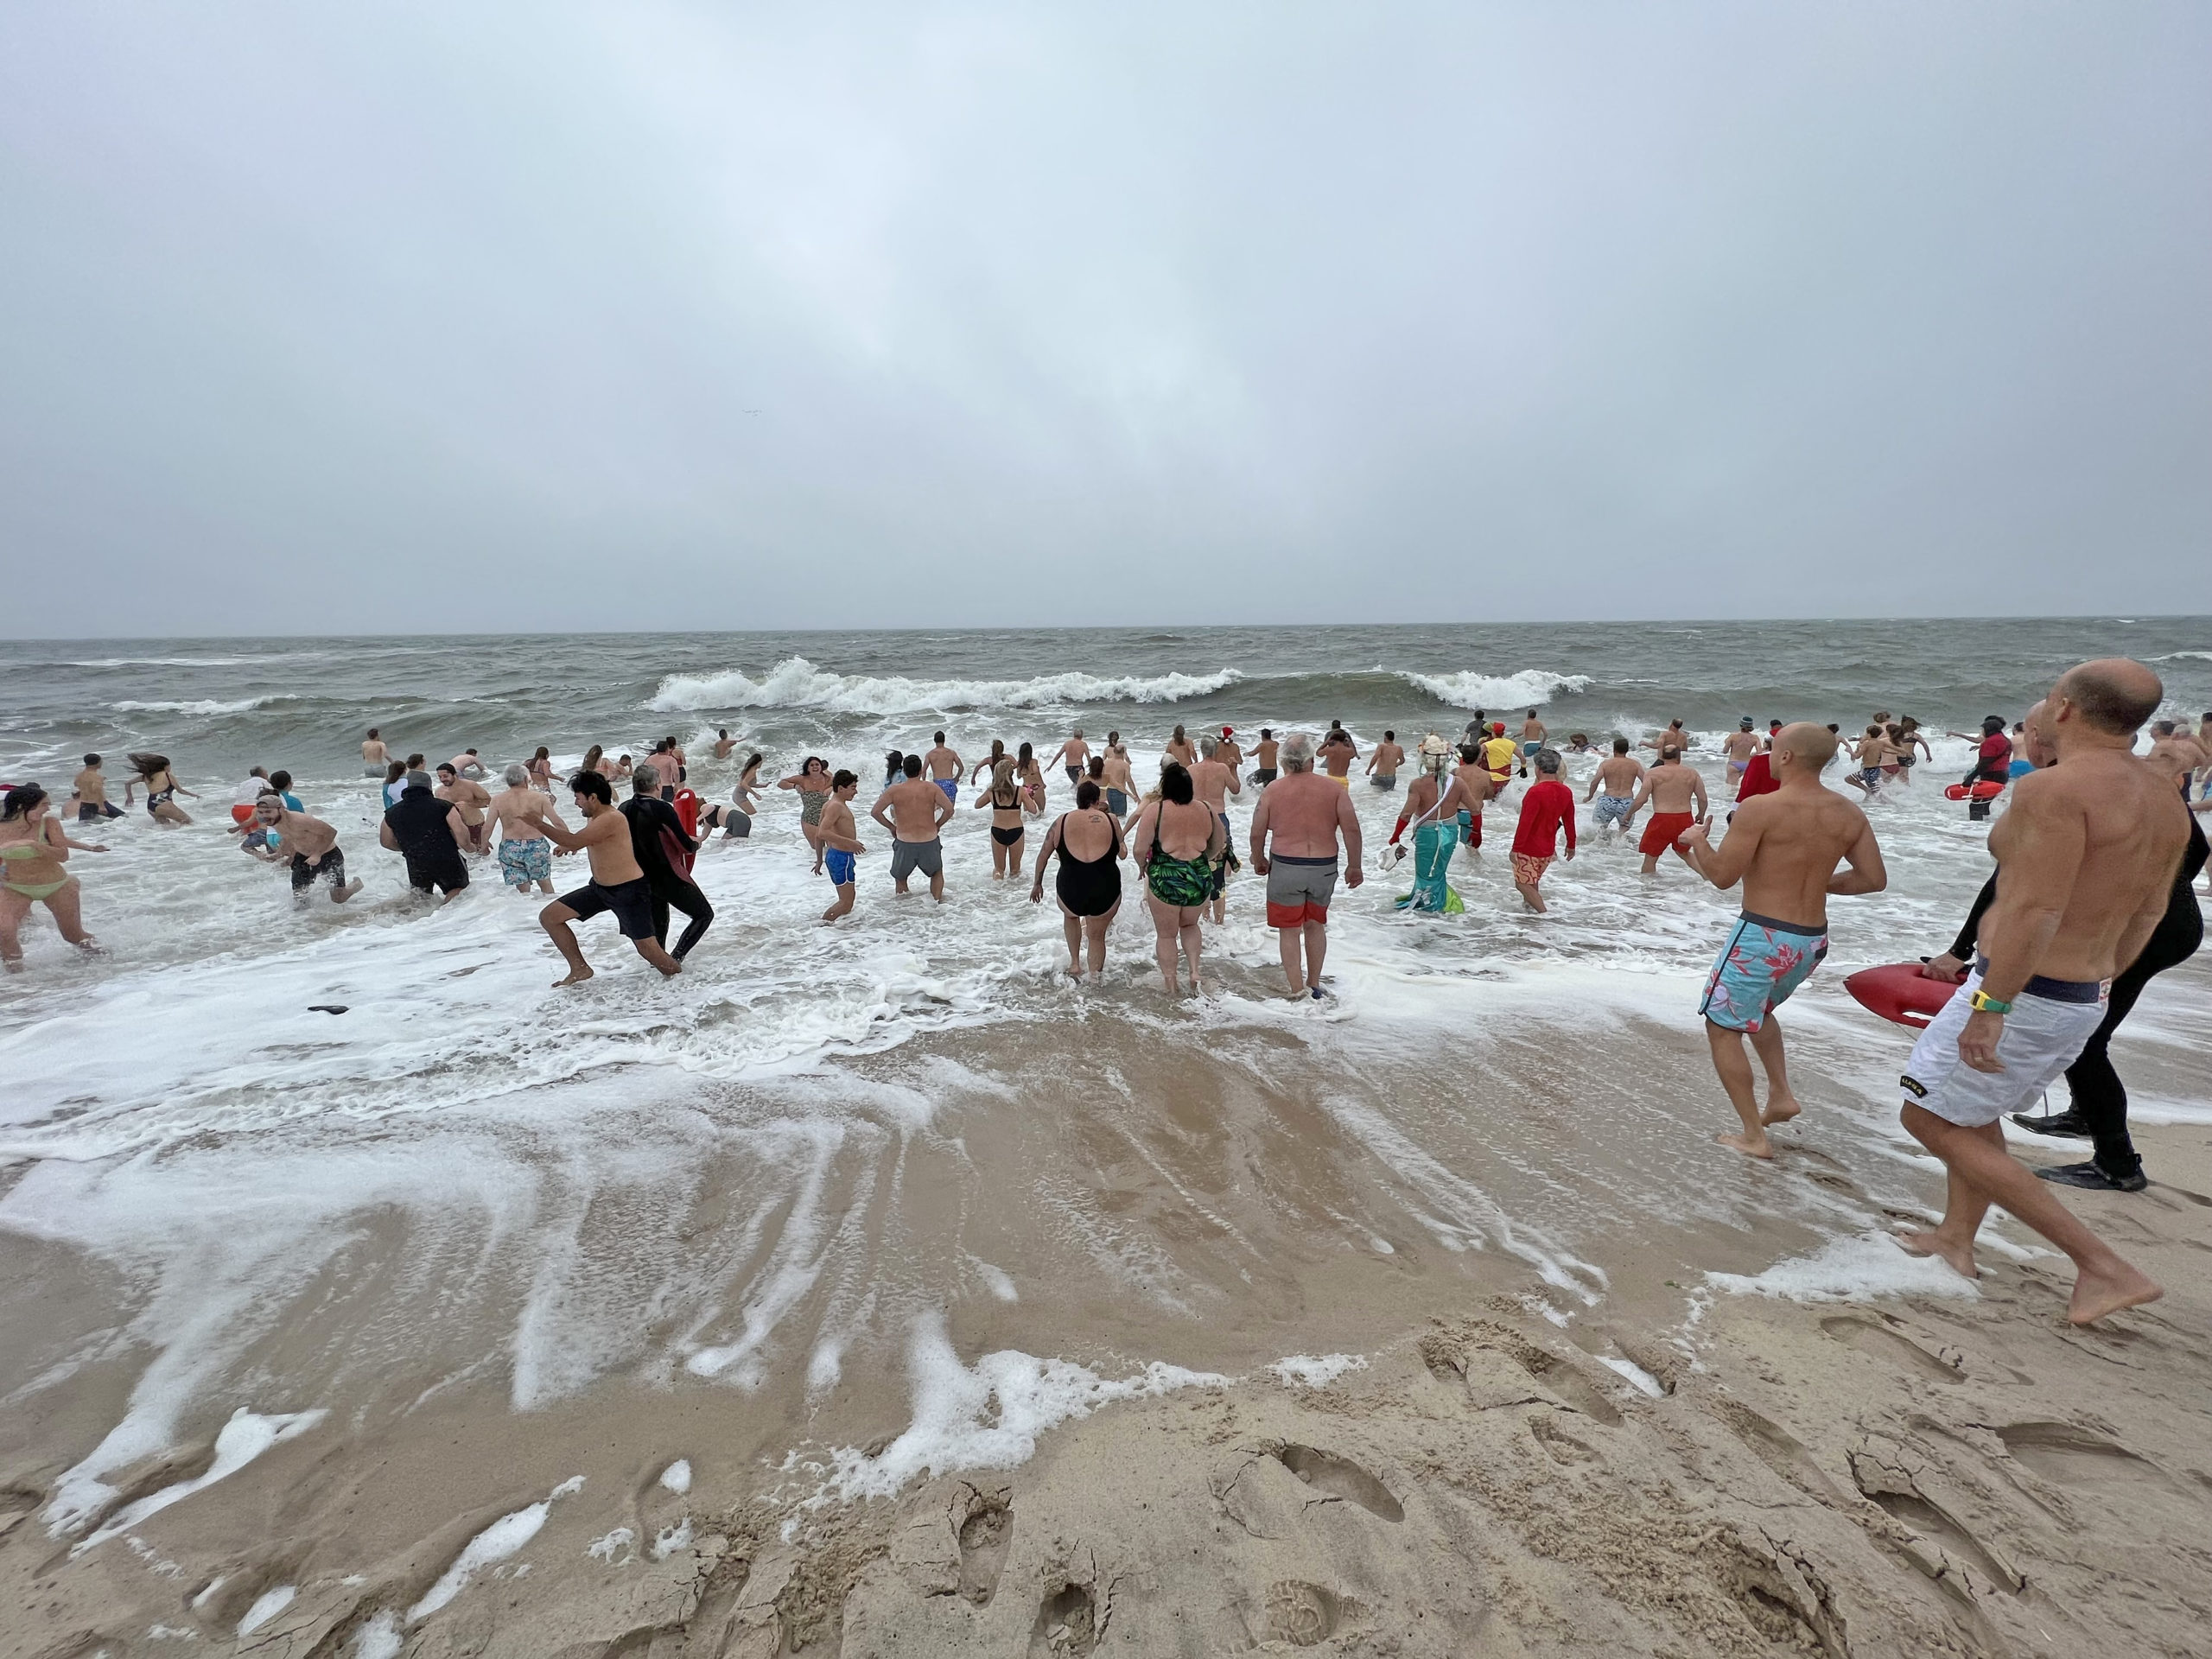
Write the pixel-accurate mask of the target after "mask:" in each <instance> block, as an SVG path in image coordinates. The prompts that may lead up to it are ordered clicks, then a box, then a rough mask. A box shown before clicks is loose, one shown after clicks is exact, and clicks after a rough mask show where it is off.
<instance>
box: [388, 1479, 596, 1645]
mask: <svg viewBox="0 0 2212 1659" xmlns="http://www.w3.org/2000/svg"><path fill="white" fill-rule="evenodd" d="M575 1489H576V1488H575V1484H571V1481H563V1482H562V1483H561V1484H560V1485H558V1486H556V1487H555V1488H554V1489H553V1490H552V1491H551V1492H550V1493H549V1494H547V1495H546V1496H545V1497H542V1498H540V1499H539V1500H538V1501H537V1503H531V1504H529V1505H527V1506H525V1507H524V1508H522V1509H519V1510H512V1511H510V1512H509V1513H508V1514H505V1515H503V1516H500V1517H499V1519H498V1520H496V1521H494V1522H493V1523H492V1524H491V1525H490V1526H488V1527H486V1528H485V1529H484V1530H483V1531H481V1532H480V1533H478V1534H477V1535H475V1536H474V1538H471V1539H470V1540H469V1541H467V1543H466V1544H464V1545H462V1546H461V1554H458V1555H456V1556H454V1558H453V1563H452V1565H451V1566H449V1567H447V1568H446V1570H445V1571H444V1572H443V1573H440V1574H439V1575H438V1580H437V1582H436V1583H435V1584H433V1585H432V1586H430V1587H429V1589H428V1590H426V1591H424V1592H423V1599H421V1600H420V1601H418V1602H416V1604H415V1605H413V1606H412V1607H410V1608H409V1609H408V1610H407V1617H406V1622H407V1623H408V1624H418V1623H420V1622H421V1621H422V1620H423V1619H425V1618H429V1616H430V1615H431V1614H432V1613H435V1612H436V1611H438V1609H439V1608H441V1607H442V1606H444V1605H446V1604H447V1603H448V1602H449V1601H451V1600H452V1599H454V1597H455V1596H457V1595H459V1594H460V1593H461V1592H462V1591H463V1590H466V1589H467V1587H468V1581H469V1580H470V1579H471V1578H473V1577H474V1576H475V1574H476V1573H477V1571H478V1569H480V1568H481V1567H489V1566H491V1565H492V1564H493V1562H494V1561H504V1560H506V1559H507V1558H508V1557H509V1556H510V1555H512V1554H514V1553H515V1552H516V1551H517V1550H518V1549H520V1548H522V1547H523V1546H524V1544H527V1543H528V1542H529V1541H531V1539H533V1538H535V1537H537V1535H538V1531H539V1529H541V1528H543V1526H544V1525H545V1517H546V1516H548V1515H550V1513H551V1512H552V1510H553V1503H554V1500H555V1499H556V1498H560V1497H567V1496H568V1495H569V1493H570V1492H572V1491H575Z"/></svg>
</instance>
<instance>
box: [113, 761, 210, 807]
mask: <svg viewBox="0 0 2212 1659" xmlns="http://www.w3.org/2000/svg"><path fill="white" fill-rule="evenodd" d="M130 765H131V766H132V768H133V769H134V770H135V771H136V772H137V774H138V776H137V779H134V780H131V781H130V782H126V783H125V784H124V785H123V802H124V805H125V806H128V805H129V804H130V791H131V790H132V789H133V788H134V787H138V788H143V789H144V790H145V791H146V811H147V813H148V815H149V816H150V817H152V818H153V820H154V822H155V823H191V822H192V820H191V819H190V818H188V817H185V815H184V809H183V808H182V807H181V806H179V805H178V804H176V798H177V797H178V796H180V795H182V796H184V797H186V798H188V799H190V800H194V801H196V800H198V799H199V797H198V796H197V795H194V794H193V792H192V791H190V790H188V789H187V788H186V787H185V786H184V785H182V784H180V783H179V782H177V780H176V774H175V772H171V771H170V770H169V758H168V756H167V755H166V754H144V753H134V754H133V755H132V756H131V757H130Z"/></svg>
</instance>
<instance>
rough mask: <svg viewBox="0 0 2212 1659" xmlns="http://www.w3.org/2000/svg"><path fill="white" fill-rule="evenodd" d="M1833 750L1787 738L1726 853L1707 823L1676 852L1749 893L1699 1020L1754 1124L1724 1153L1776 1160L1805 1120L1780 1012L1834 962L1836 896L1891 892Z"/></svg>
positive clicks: (1818, 735) (1796, 729)
mask: <svg viewBox="0 0 2212 1659" xmlns="http://www.w3.org/2000/svg"><path fill="white" fill-rule="evenodd" d="M1835 748H1836V740H1835V734H1834V733H1833V732H1831V731H1829V730H1828V729H1827V728H1826V727H1824V726H1815V725H1813V724H1811V723H1810V722H1809V721H1799V722H1798V723H1797V724H1796V725H1795V726H1785V727H1783V728H1782V730H1781V731H1780V732H1779V733H1778V734H1776V737H1775V740H1774V749H1773V752H1772V753H1771V754H1770V756H1769V757H1768V765H1769V766H1771V767H1772V769H1773V772H1774V778H1775V780H1776V783H1777V788H1776V789H1775V790H1774V791H1772V792H1770V793H1769V794H1765V795H1755V796H1753V797H1752V798H1751V799H1750V800H1748V801H1745V803H1744V804H1742V805H1741V806H1739V807H1738V808H1737V809H1736V817H1735V820H1734V822H1733V823H1731V824H1730V825H1729V827H1728V838H1727V839H1726V841H1724V842H1721V843H1720V846H1719V849H1718V850H1715V849H1714V848H1713V844H1712V842H1710V841H1709V840H1708V839H1707V834H1708V826H1707V825H1705V824H1702V823H1699V824H1693V825H1691V826H1690V828H1689V829H1687V830H1685V831H1684V832H1683V833H1682V835H1681V839H1680V840H1679V841H1677V842H1675V849H1676V850H1677V851H1678V852H1680V853H1681V855H1682V857H1683V859H1684V860H1685V861H1687V862H1688V865H1689V867H1690V868H1692V869H1694V870H1695V871H1696V872H1697V873H1698V874H1700V875H1701V876H1703V877H1704V878H1705V879H1706V880H1708V881H1710V882H1712V883H1713V886H1714V887H1719V889H1720V890H1721V891H1722V892H1724V893H1725V892H1726V891H1727V890H1728V889H1729V888H1730V887H1734V886H1735V885H1736V883H1737V882H1738V881H1741V882H1742V883H1743V884H1744V913H1743V914H1742V915H1741V916H1739V917H1738V918H1737V920H1736V925H1735V926H1734V927H1732V928H1731V929H1730V930H1729V932H1728V939H1727V942H1726V944H1723V945H1722V946H1721V947H1720V956H1719V960H1717V961H1716V962H1714V963H1713V971H1712V973H1710V974H1709V975H1707V976H1706V982H1705V1000H1704V1001H1702V1002H1700V1004H1699V1005H1698V1012H1699V1013H1700V1014H1703V1015H1704V1016H1705V1036H1706V1041H1707V1044H1708V1046H1710V1047H1711V1049H1712V1051H1713V1070H1714V1071H1716V1072H1718V1073H1719V1077H1720V1086H1721V1087H1722V1088H1723V1089H1725V1090H1727V1091H1728V1099H1729V1102H1730V1103H1731V1104H1732V1105H1733V1106H1734V1107H1735V1109H1736V1116H1738V1118H1740V1119H1741V1120H1742V1121H1743V1125H1744V1127H1743V1131H1742V1133H1740V1134H1738V1135H1721V1136H1720V1137H1719V1141H1720V1144H1721V1145H1722V1146H1724V1147H1733V1148H1734V1149H1735V1150H1736V1151H1738V1152H1740V1153H1743V1154H1745V1155H1746V1156H1747V1157H1751V1158H1771V1157H1773V1156H1774V1147H1773V1145H1772V1144H1771V1143H1770V1141H1768V1139H1767V1134H1766V1132H1767V1130H1768V1129H1769V1128H1771V1127H1772V1126H1773V1125H1775V1124H1777V1123H1786V1122H1789V1120H1790V1119H1791V1118H1793V1117H1795V1116H1797V1114H1798V1113H1799V1112H1800V1111H1802V1110H1803V1108H1802V1106H1800V1105H1799V1104H1798V1103H1797V1097H1796V1096H1795V1095H1793V1094H1791V1093H1790V1091H1789V1071H1788V1070H1787V1068H1786V1065H1785V1064H1784V1057H1783V1050H1782V1026H1781V1024H1780V1022H1779V1021H1778V1020H1776V1018H1775V1016H1774V1011H1775V1010H1776V1009H1777V1008H1778V1007H1781V1006H1782V1005H1783V1003H1784V1002H1786V1001H1789V995H1790V993H1791V992H1793V991H1795V990H1796V988H1798V987H1799V986H1800V985H1802V984H1803V983H1804V982H1806V981H1807V980H1808V979H1809V978H1811V977H1812V974H1813V970H1814V969H1815V968H1818V967H1819V966H1820V965H1821V958H1822V957H1826V956H1827V952H1828V895H1829V894H1830V893H1879V892H1881V890H1882V889H1883V888H1884V887H1887V886H1889V884H1890V878H1889V873H1888V872H1887V871H1886V870H1885V868H1883V866H1882V849H1881V848H1880V847H1879V846H1878V845H1877V844H1876V843H1875V841H1874V829H1873V826H1872V825H1871V824H1869V823H1867V822H1866V814H1865V813H1864V812H1862V811H1860V810H1859V808H1858V806H1857V805H1856V804H1853V802H1850V801H1847V800H1846V799H1845V798H1843V797H1842V796H1840V795H1839V794H1837V793H1836V792H1835V791H1834V790H1832V789H1830V788H1828V787H1827V785H1825V784H1823V783H1822V782H1821V768H1822V767H1824V766H1827V763H1828V762H1829V761H1830V760H1834V758H1835ZM1839 864H1848V865H1849V866H1850V867H1851V868H1849V870H1848V871H1847V872H1845V873H1844V874H1840V875H1839V874H1837V873H1836V867H1837V866H1838V865H1839ZM1746 1037H1748V1038H1750V1039H1751V1046H1752V1047H1753V1048H1754V1049H1756V1050H1758V1057H1759V1064H1760V1065H1762V1066H1764V1068H1765V1070H1766V1109H1765V1110H1764V1111H1761V1110H1760V1109H1759V1103H1758V1094H1757V1092H1756V1091H1755V1090H1754V1089H1753V1088H1752V1081H1751V1056H1750V1055H1748V1054H1746V1053H1745V1052H1744V1039H1745V1038H1746Z"/></svg>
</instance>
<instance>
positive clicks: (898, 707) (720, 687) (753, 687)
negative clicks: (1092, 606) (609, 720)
mask: <svg viewBox="0 0 2212 1659" xmlns="http://www.w3.org/2000/svg"><path fill="white" fill-rule="evenodd" d="M1242 678H1243V675H1242V674H1240V673H1238V672H1237V671H1236V670H1235V669H1233V668H1224V669H1221V670H1218V671H1216V672H1214V673H1211V674H1160V675H1154V676H1151V677H1137V676H1125V677H1121V678H1116V679H1107V678H1102V677H1099V676H1098V675H1096V674H1084V673H1078V672H1069V673H1065V674H1046V675H1043V676H1040V677H1038V678H1036V679H1030V680H910V679H906V678H904V677H899V676H896V675H884V676H875V675H862V674H837V673H833V672H831V671H829V670H828V669H822V668H817V667H816V666H815V665H814V664H812V663H810V662H809V661H807V660H806V658H804V657H787V658H785V659H784V660H783V661H782V662H780V663H778V664H776V665H775V667H773V668H772V669H770V670H769V671H768V672H767V673H766V675H764V676H762V677H760V679H757V680H756V679H753V678H752V677H749V676H747V675H745V674H742V673H740V672H738V671H735V670H732V671H730V672H728V673H726V674H671V675H670V676H669V677H667V678H666V679H664V680H663V681H662V682H661V683H660V690H658V692H656V693H655V694H654V696H653V697H652V701H651V702H648V703H646V705H645V707H647V708H648V709H654V710H656V711H658V712H659V713H662V714H681V713H685V712H689V711H691V710H695V709H827V710H829V711H831V712H833V713H836V714H847V715H918V714H933V713H938V712H942V711H944V710H949V709H1038V708H1043V707H1046V706H1048V705H1051V704H1055V703H1078V702H1181V701H1182V700H1183V699H1184V698H1185V697H1203V696H1206V695H1207V694H1208V693H1210V692H1214V691H1218V690H1221V689H1222V688H1223V687H1224V686H1228V685H1232V684H1234V683H1236V681H1238V680H1240V679H1242Z"/></svg>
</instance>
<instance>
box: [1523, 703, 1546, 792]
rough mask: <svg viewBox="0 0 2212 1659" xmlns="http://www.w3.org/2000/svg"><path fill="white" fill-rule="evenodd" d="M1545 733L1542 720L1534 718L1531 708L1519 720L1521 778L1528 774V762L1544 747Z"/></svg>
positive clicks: (1534, 713) (1534, 714) (1534, 712)
mask: <svg viewBox="0 0 2212 1659" xmlns="http://www.w3.org/2000/svg"><path fill="white" fill-rule="evenodd" d="M1546 735H1547V734H1546V732H1545V730H1544V722H1543V721H1541V720H1538V719H1537V718H1536V711H1535V709H1530V710H1529V717H1528V718H1527V719H1526V720H1524V721H1522V722H1521V775H1522V777H1523V778H1526V777H1527V776H1528V775H1529V762H1530V761H1532V760H1535V758H1536V752H1537V751H1538V750H1539V749H1541V748H1542V747H1544V738H1545V736H1546Z"/></svg>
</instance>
